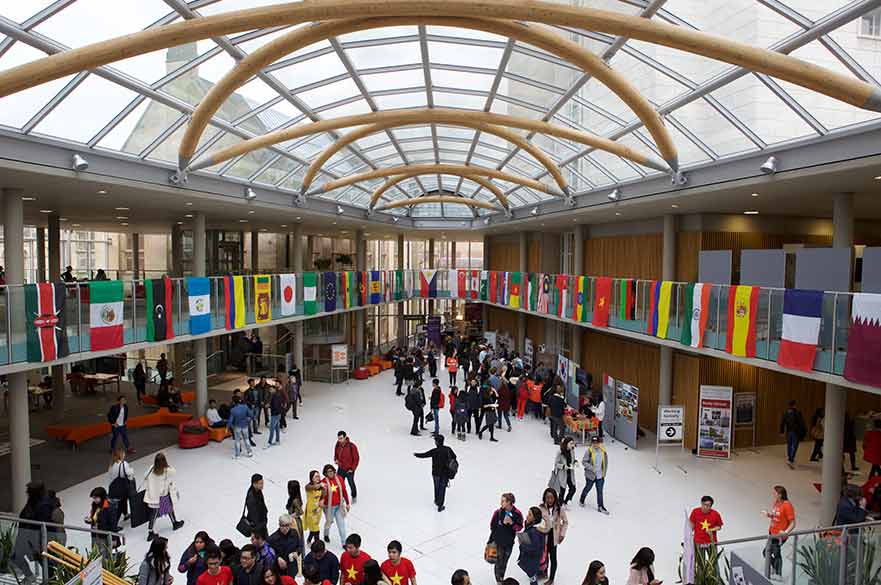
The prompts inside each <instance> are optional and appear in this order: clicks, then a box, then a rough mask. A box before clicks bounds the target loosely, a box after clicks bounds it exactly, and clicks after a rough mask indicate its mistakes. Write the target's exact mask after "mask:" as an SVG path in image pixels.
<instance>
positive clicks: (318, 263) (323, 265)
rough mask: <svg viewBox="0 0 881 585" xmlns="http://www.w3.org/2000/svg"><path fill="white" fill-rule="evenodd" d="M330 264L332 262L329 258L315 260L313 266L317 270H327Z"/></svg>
mask: <svg viewBox="0 0 881 585" xmlns="http://www.w3.org/2000/svg"><path fill="white" fill-rule="evenodd" d="M331 263H332V261H331V259H330V258H316V259H315V262H313V264H315V268H317V269H318V270H327V269H329V268H330V265H331Z"/></svg>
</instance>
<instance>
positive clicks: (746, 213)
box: [743, 209, 759, 215]
mask: <svg viewBox="0 0 881 585" xmlns="http://www.w3.org/2000/svg"><path fill="white" fill-rule="evenodd" d="M743 214H744V215H758V214H759V212H758V211H756V210H755V209H750V210H748V211H744V212H743Z"/></svg>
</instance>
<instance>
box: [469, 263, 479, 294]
mask: <svg viewBox="0 0 881 585" xmlns="http://www.w3.org/2000/svg"><path fill="white" fill-rule="evenodd" d="M468 296H469V297H470V298H472V299H474V300H477V299H478V298H479V297H480V271H479V270H472V271H471V279H470V282H469V283H468Z"/></svg>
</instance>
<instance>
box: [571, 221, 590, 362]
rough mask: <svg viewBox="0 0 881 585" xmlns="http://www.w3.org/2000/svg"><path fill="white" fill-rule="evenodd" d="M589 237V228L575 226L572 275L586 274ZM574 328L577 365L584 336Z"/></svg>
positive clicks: (572, 343)
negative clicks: (587, 238) (585, 247)
mask: <svg viewBox="0 0 881 585" xmlns="http://www.w3.org/2000/svg"><path fill="white" fill-rule="evenodd" d="M585 237H587V226H585V225H584V224H581V223H579V224H578V225H576V226H575V234H574V237H573V238H572V239H573V242H572V274H585V270H584V239H585ZM570 327H571V328H572V342H571V347H572V355H571V358H572V359H573V360H575V362H576V363H579V364H580V363H581V336H582V335H583V334H584V331H583V329H582V328H581V327H580V326H579V325H570Z"/></svg>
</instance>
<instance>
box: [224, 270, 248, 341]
mask: <svg viewBox="0 0 881 585" xmlns="http://www.w3.org/2000/svg"><path fill="white" fill-rule="evenodd" d="M223 300H224V307H225V309H226V324H225V325H226V328H227V329H240V328H242V327H244V326H245V324H246V320H245V317H246V312H245V279H244V277H242V276H224V277H223Z"/></svg>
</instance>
